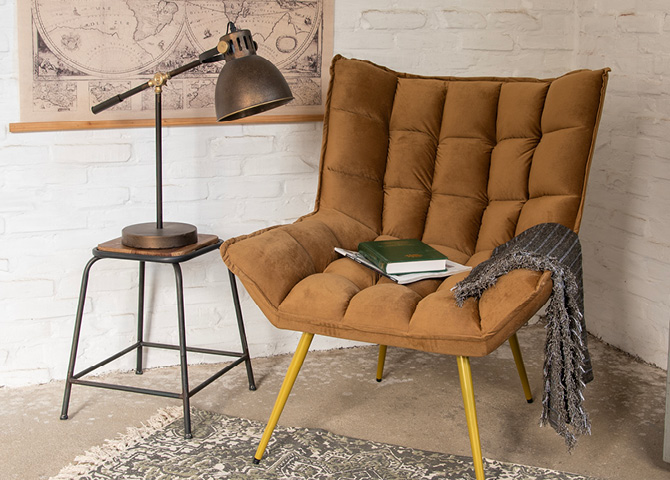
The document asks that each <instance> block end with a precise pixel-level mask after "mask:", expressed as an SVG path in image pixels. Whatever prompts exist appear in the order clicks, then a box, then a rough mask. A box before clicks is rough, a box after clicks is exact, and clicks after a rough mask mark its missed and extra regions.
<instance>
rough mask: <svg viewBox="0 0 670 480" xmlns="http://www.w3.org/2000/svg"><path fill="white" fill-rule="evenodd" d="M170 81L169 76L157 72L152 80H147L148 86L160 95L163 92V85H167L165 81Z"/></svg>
mask: <svg viewBox="0 0 670 480" xmlns="http://www.w3.org/2000/svg"><path fill="white" fill-rule="evenodd" d="M169 79H170V75H169V74H167V73H163V72H157V73H156V74H155V75H154V78H152V79H151V80H149V86H150V87H154V91H155V92H156V93H161V91H162V90H163V85H165V84H167V81H168V80H169Z"/></svg>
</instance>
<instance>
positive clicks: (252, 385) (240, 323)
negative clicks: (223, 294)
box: [228, 270, 256, 390]
mask: <svg viewBox="0 0 670 480" xmlns="http://www.w3.org/2000/svg"><path fill="white" fill-rule="evenodd" d="M228 275H229V276H230V289H231V290H232V292H233V303H234V304H235V315H236V316H237V327H238V329H239V330H240V341H241V342H242V353H243V355H244V363H245V365H246V367H247V378H248V379H249V390H256V382H255V381H254V372H253V370H252V368H251V355H249V345H248V343H247V334H246V332H245V330H244V319H243V318H242V307H241V306H240V295H239V293H238V291H237V279H236V278H235V274H234V273H233V272H231V271H230V270H228Z"/></svg>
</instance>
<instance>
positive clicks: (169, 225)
mask: <svg viewBox="0 0 670 480" xmlns="http://www.w3.org/2000/svg"><path fill="white" fill-rule="evenodd" d="M121 243H123V244H124V245H125V246H126V247H132V248H142V249H161V248H179V247H185V246H186V245H192V244H194V243H198V229H197V228H196V227H195V226H194V225H189V224H188V223H178V222H165V223H164V224H163V228H156V224H155V223H153V222H149V223H138V224H135V225H129V226H127V227H125V228H124V229H123V231H122V232H121Z"/></svg>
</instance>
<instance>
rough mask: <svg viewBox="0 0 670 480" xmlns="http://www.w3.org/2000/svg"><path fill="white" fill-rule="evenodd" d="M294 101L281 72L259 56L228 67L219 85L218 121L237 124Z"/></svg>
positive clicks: (254, 55) (247, 58)
mask: <svg viewBox="0 0 670 480" xmlns="http://www.w3.org/2000/svg"><path fill="white" fill-rule="evenodd" d="M291 100H293V94H292V93H291V89H290V88H289V86H288V83H286V79H284V76H283V75H282V74H281V72H280V71H279V69H278V68H277V67H275V66H274V65H273V64H272V63H271V62H270V61H268V60H266V59H264V58H263V57H260V56H258V55H256V54H252V55H248V56H244V57H241V58H235V59H233V60H230V61H228V62H226V63H225V65H224V66H223V68H222V69H221V73H220V74H219V79H218V81H217V82H216V92H215V108H216V119H217V121H219V122H221V121H226V120H237V119H238V118H244V117H248V116H250V115H255V114H257V113H260V112H264V111H266V110H270V109H272V108H275V107H279V106H281V105H284V104H286V103H288V102H290V101H291Z"/></svg>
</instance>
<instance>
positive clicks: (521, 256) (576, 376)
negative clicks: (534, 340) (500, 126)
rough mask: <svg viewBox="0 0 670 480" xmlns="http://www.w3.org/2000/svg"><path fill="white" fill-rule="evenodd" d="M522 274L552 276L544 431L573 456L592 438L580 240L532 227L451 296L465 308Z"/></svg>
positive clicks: (557, 228) (551, 226) (560, 229)
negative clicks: (582, 439) (502, 280)
mask: <svg viewBox="0 0 670 480" xmlns="http://www.w3.org/2000/svg"><path fill="white" fill-rule="evenodd" d="M519 268H523V269H528V270H535V271H545V270H548V271H549V272H551V279H552V281H553V290H552V293H551V297H550V299H549V302H548V305H547V309H546V319H547V325H546V330H547V340H546V344H545V360H544V395H543V398H542V405H543V409H542V416H541V418H540V425H542V426H544V425H546V424H547V423H549V424H550V425H551V426H552V427H554V429H555V430H556V431H557V432H558V434H559V435H561V436H563V437H564V438H565V442H566V444H567V446H568V449H569V450H572V448H573V447H574V446H575V444H576V442H577V435H583V434H590V433H591V426H590V422H589V419H588V416H587V414H586V412H585V411H584V408H583V406H582V402H583V400H584V397H583V395H582V390H583V388H584V387H585V384H586V383H588V382H590V381H591V380H593V370H592V369H591V359H590V356H589V353H588V349H587V345H586V327H585V323H584V315H583V312H584V295H583V289H582V250H581V245H580V243H579V238H578V237H577V234H576V233H575V232H573V231H572V230H570V229H569V228H567V227H564V226H563V225H560V224H557V223H543V224H540V225H536V226H534V227H531V228H529V229H528V230H526V231H524V232H523V233H521V234H519V235H517V236H516V237H514V238H513V239H512V240H510V241H509V242H507V243H505V244H503V245H500V246H499V247H497V248H496V249H495V250H493V253H492V255H491V258H489V259H488V260H486V261H485V262H482V263H480V264H479V265H477V266H476V267H475V268H474V269H473V270H472V271H471V272H470V275H468V277H467V278H465V279H464V280H462V281H461V282H459V283H457V284H456V285H455V286H454V287H453V288H452V291H453V292H454V295H455V297H456V302H457V303H458V305H459V306H462V305H463V302H464V301H465V300H466V299H467V298H469V297H474V298H477V299H478V298H480V297H481V296H482V294H483V293H484V291H485V290H486V289H487V288H489V287H491V286H493V285H495V283H496V281H497V280H498V278H499V277H501V276H502V275H504V274H506V273H508V272H509V271H511V270H514V269H519Z"/></svg>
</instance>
